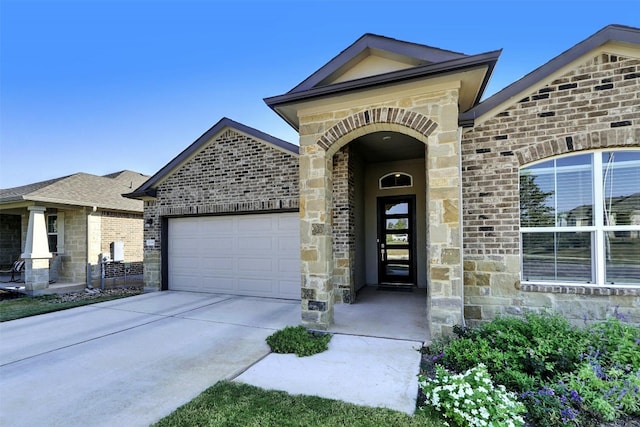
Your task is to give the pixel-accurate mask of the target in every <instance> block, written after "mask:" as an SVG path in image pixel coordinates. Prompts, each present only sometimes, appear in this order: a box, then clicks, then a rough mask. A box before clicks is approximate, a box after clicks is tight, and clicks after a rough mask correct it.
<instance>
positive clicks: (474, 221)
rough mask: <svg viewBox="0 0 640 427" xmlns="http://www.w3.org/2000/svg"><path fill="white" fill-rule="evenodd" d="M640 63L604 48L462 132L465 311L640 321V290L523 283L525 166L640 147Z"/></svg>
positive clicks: (474, 316) (475, 316)
mask: <svg viewBox="0 0 640 427" xmlns="http://www.w3.org/2000/svg"><path fill="white" fill-rule="evenodd" d="M638 93H640V60H638V59H630V58H625V57H619V56H614V55H608V54H602V55H599V56H597V57H594V58H592V59H590V60H588V61H586V62H584V63H582V65H580V66H578V67H577V68H575V69H574V70H573V71H570V72H567V73H566V74H564V75H562V76H561V77H557V78H555V79H554V80H553V81H551V82H549V83H548V84H546V85H544V86H543V87H540V88H539V89H537V90H536V91H534V92H531V93H530V94H528V96H526V97H524V98H522V99H520V100H519V101H518V102H516V103H515V104H514V105H512V106H510V107H509V108H506V109H505V110H504V111H501V112H499V113H498V114H496V115H495V116H494V117H493V118H490V119H489V120H487V121H486V122H484V123H482V124H480V125H478V126H476V127H475V128H473V129H472V130H471V131H468V132H466V133H465V134H464V135H463V141H462V191H463V200H464V205H463V215H464V217H463V219H464V221H463V223H464V260H465V262H464V269H465V276H464V284H465V286H464V291H465V317H466V318H467V320H468V321H471V322H474V321H482V320H488V319H491V318H493V317H495V315H497V314H500V313H520V312H522V311H523V310H537V309H541V308H552V309H555V310H557V311H559V312H561V313H563V314H565V315H567V316H569V317H571V318H574V319H577V320H581V319H582V316H583V315H585V314H586V315H589V316H590V317H591V318H603V317H604V316H605V315H606V314H607V312H611V311H612V310H613V308H614V307H615V306H617V305H619V306H620V307H621V309H622V310H623V311H624V312H627V311H629V312H630V313H631V315H632V317H633V318H634V319H635V321H636V322H639V321H640V304H639V300H638V289H629V288H626V289H617V290H616V289H608V288H605V289H593V288H588V287H584V286H583V287H581V286H571V287H566V286H563V287H557V286H556V287H553V286H532V285H521V284H520V276H519V272H520V264H519V263H520V249H519V248H520V234H519V214H520V210H519V187H518V186H519V175H518V174H519V170H520V167H522V166H525V165H527V164H529V163H531V162H534V161H537V160H541V159H546V158H549V157H552V156H554V155H559V154H566V153H572V152H580V151H583V150H590V149H599V148H609V147H639V146H640V98H639V97H638Z"/></svg>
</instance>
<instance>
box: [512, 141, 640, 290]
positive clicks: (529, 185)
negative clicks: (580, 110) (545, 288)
mask: <svg viewBox="0 0 640 427" xmlns="http://www.w3.org/2000/svg"><path fill="white" fill-rule="evenodd" d="M520 232H521V245H522V246H521V254H522V256H521V275H522V280H523V281H525V282H536V283H553V284H592V285H636V286H637V285H640V150H609V151H595V152H587V153H581V154H574V155H569V156H562V157H557V158H553V159H551V160H546V161H543V162H540V163H536V164H533V165H529V166H526V167H523V168H522V169H521V170H520Z"/></svg>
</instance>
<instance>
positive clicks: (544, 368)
mask: <svg viewBox="0 0 640 427" xmlns="http://www.w3.org/2000/svg"><path fill="white" fill-rule="evenodd" d="M457 331H459V335H461V336H460V338H459V339H457V340H455V341H452V342H451V343H450V344H449V345H448V346H447V347H446V348H445V349H444V355H443V358H442V363H443V364H444V365H445V366H446V367H447V368H449V369H451V370H454V371H457V372H461V371H464V370H466V369H470V368H471V367H473V366H475V364H477V363H483V364H485V365H486V366H487V369H488V371H489V373H490V374H491V375H492V376H493V378H494V379H495V380H496V382H498V383H500V384H504V385H505V386H506V387H507V388H509V389H510V390H515V391H518V392H524V391H527V390H534V389H538V388H541V387H543V386H544V385H545V384H546V383H548V382H555V381H557V380H558V379H559V378H560V376H561V375H562V374H563V373H567V372H571V371H573V370H574V369H575V368H576V367H577V366H578V365H579V364H580V362H581V360H580V355H581V354H582V353H584V351H585V350H586V348H587V344H588V334H587V333H586V332H585V331H584V330H580V329H578V328H575V327H573V326H571V325H570V323H569V321H568V320H566V319H565V318H563V317H561V316H559V315H552V314H546V313H543V314H535V313H529V314H527V315H525V316H524V318H521V317H499V318H497V319H495V320H494V321H492V322H490V323H486V324H482V325H480V326H479V327H477V328H474V329H457Z"/></svg>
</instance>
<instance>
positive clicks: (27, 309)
mask: <svg viewBox="0 0 640 427" xmlns="http://www.w3.org/2000/svg"><path fill="white" fill-rule="evenodd" d="M140 292H142V290H140ZM129 296H131V294H125V295H95V296H92V297H91V298H86V299H80V300H77V301H67V302H61V301H60V299H59V297H58V296H57V295H43V296H39V297H28V296H21V297H19V298H14V299H7V300H4V301H0V322H6V321H8V320H15V319H20V318H23V317H29V316H35V315H37V314H45V313H51V312H54V311H60V310H66V309H68V308H74V307H80V306H83V305H88V304H95V303H98V302H104V301H110V300H114V299H118V298H125V297H129Z"/></svg>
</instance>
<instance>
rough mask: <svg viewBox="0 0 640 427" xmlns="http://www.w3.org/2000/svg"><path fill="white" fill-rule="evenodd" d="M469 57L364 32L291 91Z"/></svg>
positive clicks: (300, 90)
mask: <svg viewBox="0 0 640 427" xmlns="http://www.w3.org/2000/svg"><path fill="white" fill-rule="evenodd" d="M465 57H467V55H465V54H463V53H459V52H453V51H450V50H445V49H438V48H434V47H431V46H427V45H422V44H418V43H410V42H406V41H402V40H396V39H392V38H389V37H384V36H379V35H376V34H364V35H363V36H362V37H360V38H359V39H358V40H356V41H355V42H354V43H353V44H352V45H350V46H349V47H347V48H346V49H345V50H343V51H342V52H340V53H339V54H338V55H337V56H335V57H334V58H333V59H332V60H331V61H329V62H328V63H326V64H325V65H323V66H322V67H320V68H319V69H318V70H317V71H315V72H314V73H313V74H311V75H310V76H309V77H307V78H306V79H304V80H303V81H302V82H301V83H300V84H298V85H297V86H296V87H294V88H293V89H291V90H290V91H289V92H288V93H297V92H303V91H306V90H310V89H313V88H318V87H321V86H327V85H330V84H333V83H340V82H345V81H350V80H355V79H359V78H364V77H372V76H375V75H379V74H385V73H389V72H393V71H399V70H405V69H408V68H413V67H417V66H422V65H428V64H435V63H440V62H446V61H451V60H455V59H461V58H465ZM373 64H375V66H372V65H373Z"/></svg>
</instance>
